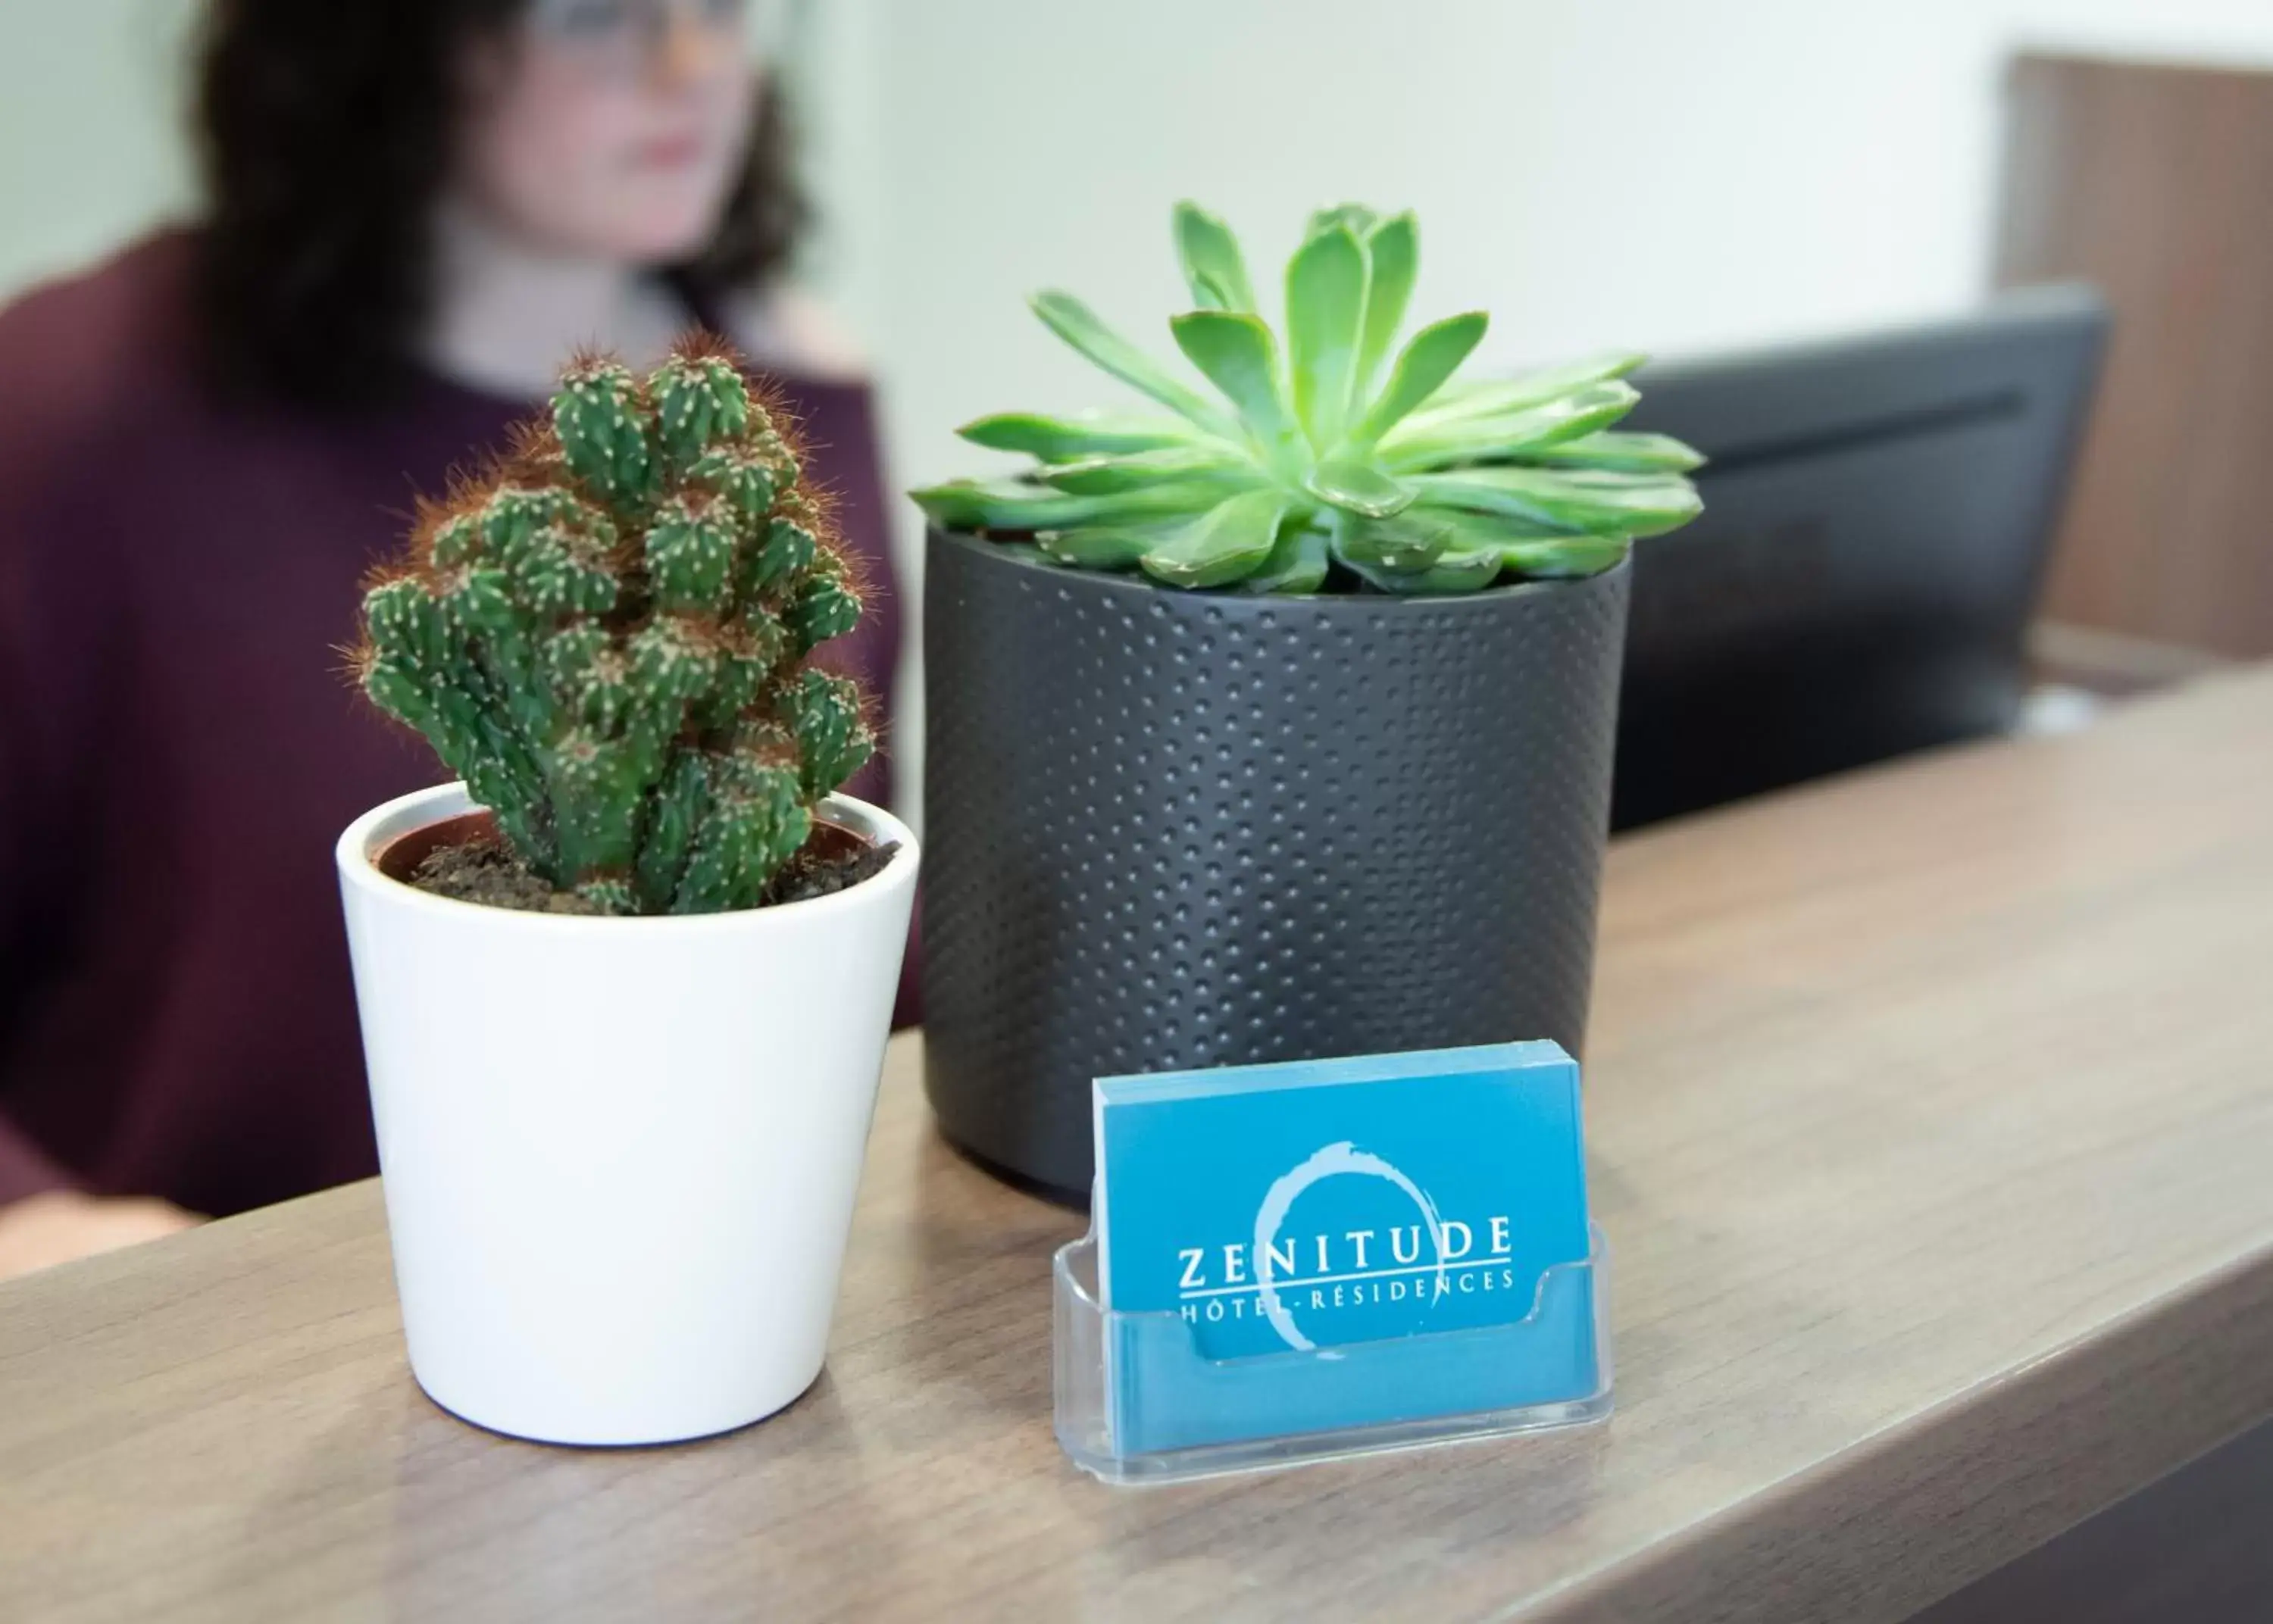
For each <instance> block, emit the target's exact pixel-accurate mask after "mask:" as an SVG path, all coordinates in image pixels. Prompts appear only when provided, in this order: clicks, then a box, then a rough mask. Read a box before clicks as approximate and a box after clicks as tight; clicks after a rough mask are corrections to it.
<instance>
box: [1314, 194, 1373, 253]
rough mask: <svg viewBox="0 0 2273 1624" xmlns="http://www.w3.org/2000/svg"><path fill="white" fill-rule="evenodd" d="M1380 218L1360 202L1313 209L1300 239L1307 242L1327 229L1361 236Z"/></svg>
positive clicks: (1327, 230) (1321, 234)
mask: <svg viewBox="0 0 2273 1624" xmlns="http://www.w3.org/2000/svg"><path fill="white" fill-rule="evenodd" d="M1380 218H1381V216H1380V215H1378V214H1377V213H1374V212H1373V211H1372V210H1371V209H1369V208H1368V207H1367V206H1365V205H1364V204H1362V203H1337V204H1335V205H1334V206H1332V208H1323V209H1314V210H1312V211H1311V213H1310V219H1309V224H1307V225H1306V226H1304V227H1303V228H1302V240H1303V241H1304V242H1306V243H1307V242H1309V241H1310V240H1311V239H1312V238H1314V237H1317V236H1323V235H1324V233H1326V232H1329V231H1347V232H1348V233H1349V234H1350V235H1351V236H1355V237H1360V238H1362V237H1363V236H1365V234H1366V233H1367V232H1369V231H1370V230H1372V229H1373V228H1374V226H1375V224H1376V222H1377V221H1379V220H1380Z"/></svg>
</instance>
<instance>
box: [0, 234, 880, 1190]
mask: <svg viewBox="0 0 2273 1624" xmlns="http://www.w3.org/2000/svg"><path fill="white" fill-rule="evenodd" d="M193 249H194V242H193V239H191V238H189V237H187V236H181V235H173V236H161V237H158V238H154V239H153V240H151V241H149V242H146V243H142V244H140V245H139V246H137V247H135V248H133V249H131V250H130V251H127V252H126V253H124V255H122V256H120V257H119V258H116V259H114V260H112V261H111V262H110V263H109V264H108V265H106V266H102V267H101V268H100V269H98V270H97V271H95V272H94V273H92V274H89V275H86V276H84V277H81V278H79V279H77V280H74V281H67V282H63V283H59V284H56V285H52V286H49V287H47V288H42V289H40V290H38V291H35V292H34V293H33V294H31V295H30V296H27V297H26V298H24V299H23V300H21V301H19V303H16V304H14V305H12V306H11V307H10V308H8V309H7V310H5V311H0V1203H4V1202H6V1201H11V1200H13V1199H16V1198H18V1197H20V1196H23V1195H26V1194H31V1193H32V1192H34V1191H35V1190H39V1189H41V1188H45V1187H51V1186H62V1185H71V1186H79V1187H82V1188H86V1189H88V1190H92V1191H95V1192H98V1193H102V1194H151V1195H160V1196H163V1197H165V1198H167V1199H168V1200H170V1201H176V1202H178V1203H180V1204H181V1205H183V1206H184V1207H187V1208H190V1209H192V1210H193V1211H198V1212H204V1213H212V1214H222V1213H229V1212H236V1211H239V1210H241V1209H244V1208H247V1207H253V1206H259V1205H260V1204H262V1203H265V1202H268V1201H280V1200H282V1199H284V1198H285V1197H288V1196H292V1195H297V1194H303V1193H304V1192H306V1191H309V1190H313V1189H318V1188H321V1187H322V1186H326V1185H331V1184H336V1183H339V1182H341V1181H342V1180H346V1179H357V1178H361V1177H363V1176H364V1175H366V1174H369V1173H371V1172H375V1171H378V1162H377V1156H376V1152H375V1150H374V1148H373V1144H372V1139H371V1115H370V1107H369V1104H368V1102H367V1099H366V1097H365V1095H364V1074H363V1053H362V1048H361V1044H360V1042H359V1040H358V1036H357V1032H356V1010H355V995H354V992H353V989H352V987H351V985H350V983H349V973H348V959H347V944H346V938H345V935H344V932H343V931H342V929H341V920H340V904H339V895H338V888H337V882H336V880H335V879H334V874H333V871H332V843H333V842H334V840H335V839H336V838H337V837H338V834H339V833H340V831H341V829H342V828H344V827H346V826H347V825H348V823H349V821H351V820H352V819H354V818H355V817H356V815H357V814H358V813H361V812H364V811H365V810H367V809H369V808H370V807H371V806H373V805H377V804H378V803H379V802H381V801H384V800H386V799H388V798H390V797H394V796H397V795H401V794H403V793H405V792H406V791H409V790H415V789H417V788H420V787H421V786H423V785H427V784H432V783H436V782H441V781H442V780H443V779H445V778H446V777H447V776H448V775H447V774H446V772H445V771H444V770H443V769H442V767H440V766H439V763H438V762H437V761H436V760H435V758H434V756H433V755H432V753H431V752H430V751H429V750H428V748H427V747H426V745H425V743H424V740H422V739H419V738H417V737H415V736H412V735H409V734H408V733H405V732H403V731H402V730H399V729H397V728H394V727H393V726H392V725H391V724H389V723H387V722H385V721H383V720H382V719H381V718H380V717H379V715H377V714H376V713H375V712H373V711H372V710H371V707H369V706H368V705H367V704H366V703H365V702H364V700H363V699H362V698H361V696H360V695H358V694H357V693H356V692H354V690H353V689H352V688H351V687H350V686H349V683H348V682H347V680H346V678H345V677H343V676H342V674H341V663H342V657H341V654H340V653H339V649H340V647H341V645H342V644H345V643H347V642H349V641H350V640H351V639H352V638H353V636H354V632H355V615H356V603H357V600H358V594H357V582H358V581H359V580H360V579H361V577H362V576H363V574H364V572H365V570H367V569H368V568H369V567H370V566H371V564H372V562H373V561H374V560H375V559H377V558H380V557H382V556H384V555H386V554H389V553H391V552H393V551H394V550H395V549H396V548H397V547H398V546H399V545H400V543H401V535H402V532H403V530H404V528H405V515H406V514H407V513H409V509H410V506H411V502H412V498H413V496H414V494H415V493H416V492H420V491H432V492H439V490H441V488H442V485H443V483H444V478H445V475H446V472H447V470H448V469H449V468H451V467H452V466H453V465H454V464H467V463H470V462H472V461H473V460H476V458H477V456H478V455H479V453H481V452H482V451H484V450H485V449H486V448H488V447H491V446H492V445H496V444H498V443H499V440H500V439H501V438H502V436H503V433H504V430H505V429H506V426H507V425H508V424H509V423H511V422H512V421H513V420H514V419H515V418H517V417H521V416H524V415H528V414H529V412H530V410H531V409H532V403H531V402H528V401H521V400H500V399H497V398H494V397H491V396H488V395H484V394H480V393H474V392H472V391H469V390H466V389H462V388H459V387H455V386H454V385H447V384H445V383H443V382H441V381H440V380H439V379H435V380H430V381H429V382H427V383H425V384H424V385H421V387H420V388H419V389H418V391H417V392H416V394H415V395H414V396H413V397H412V398H410V399H409V400H405V401H404V402H403V403H402V404H401V405H400V406H399V407H397V408H393V409H391V410H389V411H387V412H386V414H384V415H379V416H377V417H364V418H362V419H359V420H355V421H347V420H340V421H330V420H326V419H323V418H320V417H312V416H308V415H294V414H287V413H284V412H282V411H281V410H256V409H251V408H235V407H230V408H224V407H223V406H221V405H220V404H218V403H216V402H215V401H214V400H212V399H211V398H210V397H209V396H208V395H207V393H206V392H205V391H204V390H203V389H202V388H201V386H200V385H199V382H198V381H197V378H196V376H195V369H194V368H193V366H192V365H191V360H190V355H189V352H188V348H187V346H186V345H185V343H184V337H185V333H186V332H187V319H188V317H187V299H186V282H187V274H188V271H189V266H190V261H191V254H192V251H193ZM773 381H774V382H775V383H776V384H777V385H779V387H780V388H781V389H782V390H783V392H784V394H785V396H786V398H787V400H789V402H790V403H791V409H792V410H793V411H794V412H795V413H796V414H797V415H798V416H799V419H800V420H801V422H802V423H803V429H804V434H805V438H806V440H807V441H808V442H809V443H810V444H811V445H812V447H813V448H814V449H813V454H812V457H811V459H810V460H809V462H808V467H810V468H813V469H814V472H815V473H816V474H817V475H818V477H819V479H820V481H821V483H822V484H824V485H825V486H827V487H828V488H829V489H832V490H835V491H836V494H837V497H838V498H839V503H840V505H839V510H838V511H839V513H840V516H841V519H842V521H843V525H844V532H845V535H846V539H847V542H848V543H849V545H850V547H851V550H853V551H854V552H856V553H858V554H859V556H860V558H861V559H862V562H863V563H864V564H865V565H866V572H867V576H868V579H869V580H871V581H872V582H873V583H874V584H875V587H876V588H877V589H876V590H875V591H874V593H873V594H872V595H871V598H870V609H869V613H868V615H867V616H866V618H864V620H863V621H862V623H861V625H860V628H859V631H857V632H854V633H853V634H851V636H850V637H847V638H845V639H843V640H840V641H839V642H837V643H836V644H833V645H831V646H830V653H831V658H832V662H833V663H835V664H836V666H837V668H838V669H840V670H850V671H851V672H852V673H853V674H854V675H856V676H858V677H860V678H861V679H862V680H863V681H864V683H866V685H867V686H868V687H869V688H870V690H871V692H874V693H876V694H877V695H878V696H880V697H881V696H882V695H883V694H884V692H885V691H886V686H887V685H888V683H889V679H890V677H891V672H892V666H893V661H894V657H895V655H896V653H897V650H898V646H899V624H898V617H897V612H896V604H895V602H893V596H892V594H891V591H890V581H891V574H890V569H889V558H888V555H887V552H886V550H885V514H884V510H883V505H882V496H881V490H880V489H879V479H878V471H877V461H876V454H875V440H874V428H873V425H872V421H871V412H870V402H869V398H868V394H867V392H866V389H865V388H864V387H862V386H859V385H850V384H842V383H832V384H814V383H802V382H799V380H797V379H794V378H776V379H775V380H773ZM851 789H852V790H853V792H854V793H856V794H859V795H861V796H864V797H868V798H871V799H876V800H883V799H886V798H888V797H889V783H888V782H887V780H886V775H885V769H884V767H883V766H882V764H881V761H880V762H877V763H872V764H871V766H870V767H869V769H868V770H867V771H866V773H864V774H863V775H862V776H861V778H860V779H859V780H857V781H856V782H854V783H853V784H852V785H851Z"/></svg>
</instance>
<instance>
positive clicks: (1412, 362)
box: [1350, 311, 1490, 446]
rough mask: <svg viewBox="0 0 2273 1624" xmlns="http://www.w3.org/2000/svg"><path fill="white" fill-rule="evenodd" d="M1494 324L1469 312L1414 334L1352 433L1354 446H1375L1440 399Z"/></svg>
mask: <svg viewBox="0 0 2273 1624" xmlns="http://www.w3.org/2000/svg"><path fill="white" fill-rule="evenodd" d="M1489 325H1490V318H1489V317H1487V316H1486V315H1485V314H1484V313H1483V312H1482V311H1469V312H1468V313H1467V314H1466V315H1464V316H1447V317H1446V318H1444V320H1442V321H1437V322H1431V323H1430V324H1429V326H1425V327H1423V328H1422V329H1421V331H1420V332H1418V333H1414V335H1413V337H1412V339H1411V340H1410V341H1408V342H1407V344H1406V346H1405V348H1404V349H1403V350H1402V351H1401V352H1399V355H1398V357H1397V364H1396V365H1395V366H1394V367H1392V368H1391V369H1390V373H1389V382H1388V384H1387V385H1385V386H1384V388H1383V389H1382V392H1381V393H1380V395H1379V397H1378V398H1377V399H1376V400H1375V401H1374V403H1373V404H1372V406H1370V407H1369V408H1367V410H1366V414H1365V415H1364V417H1362V419H1360V420H1359V423H1358V425H1357V427H1356V428H1355V429H1354V430H1352V431H1351V433H1350V441H1351V443H1352V444H1353V445H1362V446H1370V445H1375V444H1376V443H1377V442H1378V441H1379V440H1380V438H1381V437H1382V436H1383V435H1384V434H1386V433H1388V432H1389V430H1392V429H1393V428H1395V427H1396V426H1397V424H1398V423H1399V421H1400V420H1401V419H1402V418H1403V417H1404V416H1405V415H1406V414H1407V413H1408V412H1411V411H1413V410H1414V408H1417V407H1419V406H1420V405H1421V404H1422V402H1423V401H1424V400H1428V399H1429V396H1430V395H1433V394H1435V393H1437V390H1438V389H1440V388H1442V387H1443V386H1444V380H1445V379H1447V378H1450V377H1452V374H1453V373H1454V372H1455V371H1457V370H1459V365H1460V363H1461V362H1463V361H1466V360H1467V358H1468V354H1469V352H1470V351H1472V350H1474V348H1475V347H1476V346H1477V345H1478V344H1479V343H1481V342H1482V340H1483V336H1484V329H1485V328H1486V327H1487V326H1489Z"/></svg>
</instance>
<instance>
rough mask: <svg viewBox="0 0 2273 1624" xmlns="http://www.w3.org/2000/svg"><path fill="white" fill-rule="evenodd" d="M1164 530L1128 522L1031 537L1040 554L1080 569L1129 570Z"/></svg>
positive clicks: (1158, 540) (1160, 536)
mask: <svg viewBox="0 0 2273 1624" xmlns="http://www.w3.org/2000/svg"><path fill="white" fill-rule="evenodd" d="M1166 535H1167V532H1164V531H1162V530H1159V529H1142V528H1137V527H1134V526H1130V525H1085V526H1084V527H1082V528H1079V529H1076V530H1053V531H1049V532H1046V533H1045V534H1044V535H1040V536H1038V537H1036V538H1035V544H1036V545H1037V546H1039V548H1040V549H1041V550H1042V552H1043V554H1044V556H1046V557H1047V558H1050V559H1052V560H1054V562H1056V563H1059V564H1067V565H1073V566H1074V567H1075V568H1076V569H1084V570H1133V569H1135V568H1136V567H1137V561H1138V560H1139V559H1141V558H1144V555H1145V554H1146V553H1148V552H1150V551H1152V549H1154V548H1155V547H1158V546H1159V544H1160V543H1161V542H1162V540H1163V539H1165V536H1166Z"/></svg>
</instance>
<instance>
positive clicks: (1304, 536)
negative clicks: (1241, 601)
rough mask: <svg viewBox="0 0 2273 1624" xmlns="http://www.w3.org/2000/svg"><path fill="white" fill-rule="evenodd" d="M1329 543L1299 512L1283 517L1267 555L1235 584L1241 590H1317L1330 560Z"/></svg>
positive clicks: (1322, 583) (1322, 585)
mask: <svg viewBox="0 0 2273 1624" xmlns="http://www.w3.org/2000/svg"><path fill="white" fill-rule="evenodd" d="M1329 547H1330V543H1329V541H1328V538H1327V535H1326V533H1325V532H1324V530H1322V529H1319V528H1317V526H1316V525H1314V524H1311V523H1309V521H1308V520H1304V519H1302V518H1301V517H1299V516H1298V517H1294V518H1290V519H1287V520H1285V521H1283V522H1282V523H1281V524H1280V525H1279V539H1278V540H1277V541H1275V542H1273V543H1272V545H1271V556H1270V557H1269V558H1265V559H1264V561H1263V564H1262V566H1261V567H1260V568H1258V569H1257V571H1256V572H1255V573H1253V574H1252V575H1249V576H1248V577H1247V578H1246V579H1245V580H1241V581H1238V582H1236V583H1235V584H1236V586H1237V587H1238V588H1239V590H1241V591H1242V592H1257V593H1262V592H1275V593H1280V594H1290V595H1291V594H1294V593H1306V592H1317V591H1318V590H1319V589H1320V588H1322V587H1324V585H1325V584H1326V576H1327V574H1328V573H1329V570H1330V568H1331V565H1332V553H1331V552H1330V551H1329Z"/></svg>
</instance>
